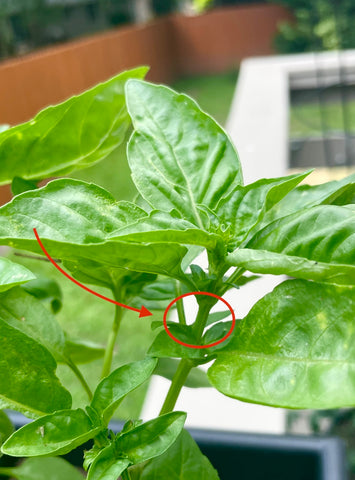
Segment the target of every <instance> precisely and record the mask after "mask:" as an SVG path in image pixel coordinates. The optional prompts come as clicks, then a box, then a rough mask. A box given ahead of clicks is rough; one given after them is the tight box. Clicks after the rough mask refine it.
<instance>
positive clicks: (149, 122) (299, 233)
mask: <svg viewBox="0 0 355 480" xmlns="http://www.w3.org/2000/svg"><path fill="white" fill-rule="evenodd" d="M146 70H147V69H146V68H143V67H142V68H137V69H134V70H131V71H127V72H124V73H122V74H120V75H118V76H116V77H115V78H113V79H111V80H109V81H108V82H106V83H103V84H100V85H98V86H96V87H95V88H93V89H91V90H89V91H87V92H85V93H83V94H82V95H79V96H75V97H73V98H71V99H69V100H67V101H66V102H64V103H62V104H60V105H57V106H55V107H49V108H47V109H45V110H43V111H42V112H40V113H39V114H38V115H37V116H36V117H35V118H34V119H33V120H31V121H29V122H27V123H25V124H22V125H19V126H16V127H13V128H9V129H7V130H5V131H3V132H2V133H1V134H0V158H1V166H0V182H1V183H2V184H7V183H12V189H13V192H14V193H15V196H14V198H13V199H12V201H11V202H9V203H8V204H6V205H4V206H3V207H1V208H0V244H1V245H6V246H10V247H13V248H16V249H21V250H25V251H27V252H33V253H34V254H35V255H36V256H38V255H43V252H42V249H41V247H40V245H39V242H38V241H37V239H36V236H35V233H34V229H36V231H37V232H38V235H39V236H40V238H41V240H42V242H43V245H44V246H45V248H46V250H47V251H48V252H49V253H50V255H51V257H52V258H55V259H57V261H58V262H59V261H60V262H61V265H62V267H63V269H64V271H65V272H66V273H67V274H68V275H70V276H71V277H73V278H74V279H76V280H77V281H78V282H81V283H83V284H87V285H90V288H92V289H93V290H95V288H97V287H105V288H106V289H107V290H110V291H111V292H112V296H111V297H110V298H113V299H114V301H116V302H117V303H123V304H125V305H129V306H131V307H132V306H133V307H136V308H137V311H138V310H139V309H140V308H141V306H142V305H144V306H145V307H146V308H150V309H151V310H153V312H154V310H155V309H162V310H163V311H164V310H165V309H166V308H167V307H168V305H169V304H170V303H171V302H173V301H174V299H175V300H176V299H177V298H178V297H179V296H180V295H182V294H189V293H191V292H204V293H200V294H195V298H196V300H197V303H198V313H197V315H196V318H195V320H194V321H192V322H191V320H192V319H191V318H187V314H186V313H185V312H184V305H183V302H182V301H177V300H176V301H175V304H174V306H175V307H177V308H176V311H177V317H178V322H175V323H174V322H172V321H171V319H170V320H168V323H167V328H168V330H169V333H170V334H171V336H170V335H168V332H167V331H166V329H165V328H164V325H163V322H162V321H159V322H157V321H156V320H155V321H153V322H152V328H154V331H155V333H156V336H155V340H154V341H153V343H152V345H151V346H150V348H149V349H148V351H147V353H146V357H145V358H143V359H141V360H140V361H137V362H133V363H128V364H126V365H122V366H120V367H119V368H117V369H115V370H113V371H112V368H111V362H112V356H113V351H114V347H115V344H116V339H117V336H118V333H119V332H118V331H119V327H120V324H121V320H122V316H123V315H124V312H125V311H126V310H125V309H124V308H123V307H121V306H119V305H117V304H116V311H115V317H114V319H113V323H112V331H111V332H107V338H108V341H107V346H106V348H105V351H104V355H103V373H102V379H101V381H100V382H99V383H98V385H97V387H96V389H95V391H91V390H90V388H89V386H88V384H87V382H86V380H85V378H84V377H83V375H82V374H81V372H80V369H79V368H78V366H77V362H76V357H78V362H80V355H74V354H73V343H72V342H71V341H70V339H69V338H68V336H67V335H65V333H64V332H63V330H62V329H61V327H60V325H59V323H58V322H57V320H56V317H55V309H52V310H51V309H49V308H48V305H47V304H45V303H44V302H43V299H42V297H43V295H42V296H41V295H37V294H36V292H37V293H38V291H42V293H43V291H45V290H46V289H47V290H48V288H49V287H48V285H44V286H43V285H42V286H41V285H38V284H36V281H37V280H34V275H33V273H32V272H31V271H29V270H28V269H27V268H25V267H24V266H22V265H19V264H17V263H15V262H13V261H11V260H10V259H8V258H6V257H0V351H1V354H0V355H1V357H0V408H1V409H3V410H2V411H1V412H0V442H2V446H1V452H2V453H3V454H6V455H10V456H15V457H30V458H28V459H26V460H25V461H24V462H23V463H22V464H21V465H20V466H18V467H11V468H10V467H6V468H5V467H2V468H0V474H2V475H9V476H11V477H15V478H19V479H21V480H29V479H33V478H36V479H39V478H42V477H40V475H41V474H43V473H42V472H43V471H45V472H46V475H45V477H43V478H46V479H50V478H51V475H52V477H53V478H56V479H59V478H60V479H66V480H73V479H74V480H75V479H78V478H83V476H82V473H80V472H79V471H77V470H75V469H74V467H72V466H71V465H70V464H67V463H66V461H65V460H63V459H61V458H56V457H57V456H61V455H64V454H67V453H68V452H70V451H71V450H73V449H75V448H77V447H78V446H80V445H83V444H84V443H86V442H88V441H91V448H90V447H89V449H88V450H87V451H86V452H85V458H84V469H85V470H86V471H87V478H88V479H89V480H104V479H105V480H116V479H118V478H119V477H120V476H122V478H123V479H124V480H127V479H132V480H133V479H135V480H138V479H141V480H153V479H156V478H169V479H171V480H174V479H176V480H178V479H188V480H195V479H196V480H200V479H209V480H213V479H218V473H217V472H216V471H215V469H214V468H213V466H212V465H211V464H210V462H209V460H208V459H207V458H206V457H205V456H203V455H202V453H201V452H200V450H199V448H198V447H197V445H196V444H195V442H194V440H193V439H192V437H191V436H190V434H189V433H188V432H187V431H186V430H184V422H185V419H186V413H184V412H179V411H175V410H174V407H175V403H176V400H177V398H178V396H179V393H180V391H181V389H182V387H183V385H185V384H187V385H189V384H191V382H192V383H193V379H194V378H197V377H196V374H197V373H198V378H199V379H200V382H202V383H204V382H206V381H208V384H209V385H210V386H212V387H214V388H216V389H217V390H219V391H220V392H221V393H223V394H225V395H227V396H229V397H233V398H236V399H239V400H243V401H245V402H252V403H258V404H263V405H270V406H275V407H285V408H293V409H297V408H314V409H322V408H327V409H328V408H336V407H345V406H353V405H354V404H355V325H354V318H355V290H354V285H355V205H354V200H355V183H354V182H355V175H352V176H350V177H348V178H345V179H344V180H340V181H333V182H329V183H325V184H322V185H318V186H308V185H306V184H302V185H300V183H301V182H302V181H303V180H304V179H305V178H306V177H307V175H308V174H309V172H306V173H302V174H295V175H288V176H285V177H280V178H267V179H261V180H258V181H257V182H255V183H252V184H249V185H244V184H243V175H242V168H241V165H240V162H239V158H238V155H237V152H236V150H235V148H234V146H233V144H232V143H231V141H230V139H229V137H228V135H227V134H226V133H225V132H224V130H223V129H222V128H221V127H220V126H219V125H218V124H217V123H216V122H215V121H214V120H213V119H212V118H211V117H210V116H209V115H207V114H206V113H205V112H203V111H202V110H201V109H200V108H199V106H198V105H197V104H196V103H195V102H194V101H193V100H192V99H191V98H189V97H188V96H186V95H182V94H178V93H176V92H174V91H173V90H171V89H170V88H167V87H165V86H161V85H154V84H151V83H148V82H146V81H144V80H143V78H144V76H145V74H146ZM131 125H133V133H132V134H131V135H130V138H129V141H128V143H127V156H128V162H129V166H130V169H131V172H132V179H133V181H134V183H135V186H136V188H137V197H136V199H135V201H134V202H128V201H120V200H116V199H115V198H113V196H112V195H111V194H110V193H109V192H107V191H106V190H104V189H103V188H101V187H100V186H98V185H95V184H94V183H86V182H83V181H79V180H74V179H70V178H59V179H55V180H52V181H50V182H49V183H48V184H47V185H46V186H44V187H41V188H38V182H39V181H40V180H43V179H45V178H48V177H63V176H67V175H68V174H69V173H70V172H71V171H72V170H74V169H77V168H85V167H87V166H89V165H91V164H93V163H95V162H98V161H100V160H102V159H104V158H105V157H106V156H107V155H108V154H109V153H111V152H113V151H114V150H115V149H116V148H117V147H118V145H119V144H121V143H122V142H123V141H124V140H125V137H126V134H127V132H128V130H129V129H130V128H131ZM266 161H272V159H265V162H266ZM119 171H120V165H119V164H117V172H113V173H114V174H115V175H119ZM202 251H205V252H207V257H208V268H207V269H202V268H201V267H200V266H198V265H197V263H194V262H197V260H196V258H197V256H198V255H199V254H200V253H201V252H202ZM53 268H54V267H53ZM262 274H272V275H284V276H287V277H284V278H287V279H286V280H284V281H282V282H281V283H280V284H279V285H278V286H277V287H276V288H275V289H274V290H273V291H272V292H271V293H268V294H267V295H265V296H264V297H263V298H262V299H261V300H259V301H258V302H257V303H256V304H255V305H254V306H253V307H252V308H251V310H250V311H249V313H248V314H247V316H246V317H245V318H241V319H237V322H236V326H235V328H234V330H233V332H232V333H231V335H229V336H228V338H225V340H224V341H223V342H219V340H221V339H222V338H224V337H226V333H227V332H230V331H231V325H232V320H231V319H230V318H228V314H229V313H230V312H229V311H227V312H225V311H224V312H218V313H215V312H214V313H211V309H212V307H213V306H214V305H215V304H216V303H217V302H218V297H222V296H223V295H224V294H225V293H226V292H227V291H229V290H231V289H235V288H242V287H243V285H244V284H246V283H248V282H252V281H254V280H255V279H256V278H258V277H259V276H260V275H262ZM37 282H38V281H37ZM78 288H79V287H78ZM208 294H209V295H208ZM211 294H212V295H211ZM88 295H89V293H88ZM107 295H111V294H110V293H109V292H108V293H107ZM97 301H98V302H99V301H100V300H97ZM233 307H234V308H235V309H236V311H237V307H238V306H237V305H234V306H233ZM186 319H187V320H188V321H187V320H186ZM153 320H154V317H153ZM141 321H142V322H146V321H150V319H147V318H142V319H141ZM172 337H174V338H172ZM218 342H219V343H218ZM188 345H190V346H188ZM191 345H192V346H194V347H195V348H192V347H191ZM206 345H210V346H208V347H206V348H204V347H205V346H206ZM196 347H197V348H196ZM82 348H84V347H82ZM78 349H79V350H80V345H77V351H76V352H77V353H78ZM100 351H101V350H100ZM90 353H91V354H92V358H97V356H99V354H100V352H99V353H98V351H94V350H93V351H92V352H90V351H86V356H89V357H90ZM101 353H103V352H101ZM84 356H85V355H84ZM176 359H178V360H176ZM164 362H165V363H164ZM58 363H64V364H67V365H68V366H69V367H70V368H71V369H72V370H73V371H74V373H75V374H76V375H77V376H78V378H79V379H80V381H81V383H82V386H83V388H84V389H85V390H86V392H87V397H88V399H87V406H86V408H78V409H73V408H71V406H72V397H71V394H70V392H69V391H68V390H66V389H65V388H64V387H63V386H62V384H61V383H60V381H59V379H58V377H57V375H56V367H57V364H58ZM205 363H209V364H210V366H209V369H208V372H207V375H206V374H205V373H204V371H203V370H202V369H199V368H198V367H199V366H200V365H203V364H205ZM162 365H163V366H164V368H165V370H166V371H168V370H169V372H170V373H166V375H168V377H170V379H171V384H170V389H169V391H168V394H167V396H166V398H165V399H162V401H161V411H160V415H159V416H158V417H157V418H154V419H152V420H149V421H147V422H146V423H142V422H141V421H139V420H137V419H132V420H131V421H129V422H127V423H126V424H125V426H124V428H123V430H122V431H121V432H119V433H118V434H114V433H113V432H112V431H111V430H110V427H109V421H110V419H111V418H112V416H113V414H114V413H115V411H116V409H117V408H119V406H120V403H121V402H122V400H123V399H124V398H125V397H126V395H127V394H129V393H130V392H131V391H133V390H134V389H136V388H137V387H138V386H139V385H141V384H143V383H144V382H146V381H147V380H148V379H149V378H150V377H151V375H152V374H153V373H154V372H157V369H158V370H159V368H160V370H162V368H161V366H162ZM159 366H160V367H159ZM194 374H195V375H194ZM205 375H206V377H205ZM201 379H202V380H203V381H202V380H201ZM189 382H190V383H189ZM6 409H11V410H15V411H18V412H21V413H22V414H24V415H26V416H27V417H28V418H29V419H31V420H32V421H31V422H30V423H28V424H26V425H25V426H23V427H22V428H20V429H19V430H17V431H16V432H14V433H13V432H12V429H11V424H10V422H9V420H8V417H7V415H6V413H5V411H4V410H6ZM58 475H61V476H60V477H59V476H58Z"/></svg>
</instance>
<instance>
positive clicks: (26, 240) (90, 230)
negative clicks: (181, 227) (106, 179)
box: [0, 179, 187, 283]
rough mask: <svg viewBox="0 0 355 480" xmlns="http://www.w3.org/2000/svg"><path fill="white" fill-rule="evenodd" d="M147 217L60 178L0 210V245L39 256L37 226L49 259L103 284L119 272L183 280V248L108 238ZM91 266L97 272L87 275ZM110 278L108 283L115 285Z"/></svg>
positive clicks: (90, 188) (90, 186) (85, 185)
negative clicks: (128, 271) (35, 230)
mask: <svg viewBox="0 0 355 480" xmlns="http://www.w3.org/2000/svg"><path fill="white" fill-rule="evenodd" d="M146 215H147V214H146V213H145V212H144V211H143V210H142V209H140V208H139V207H137V206H135V205H134V204H132V203H129V202H116V201H115V199H114V198H113V197H112V196H111V195H110V194H109V193H108V192H106V191H105V190H104V189H102V188H100V187H97V186H96V185H93V184H88V183H85V182H81V181H78V180H69V179H61V180H55V181H53V182H50V183H49V184H48V185H47V186H46V187H43V188H41V189H38V190H33V191H29V192H26V193H23V194H21V195H19V196H17V197H15V198H14V199H13V200H12V201H11V202H10V203H8V204H7V205H4V206H3V207H2V208H0V243H2V244H7V245H10V246H13V247H18V248H22V249H26V250H30V251H33V252H36V253H41V252H42V251H41V249H40V247H39V245H38V242H37V240H36V238H35V236H34V233H33V228H37V230H38V234H39V236H40V237H41V238H42V239H43V240H44V244H45V247H46V248H47V250H48V252H49V253H50V254H51V255H52V257H54V258H61V259H63V260H67V261H69V262H70V263H69V264H68V265H69V266H70V265H72V266H73V268H74V269H77V270H79V271H80V266H81V265H82V268H83V272H84V273H83V275H84V274H85V275H86V276H87V277H89V278H91V281H92V282H94V283H95V281H98V282H99V283H100V282H103V277H104V273H105V272H104V271H103V270H102V267H107V268H108V272H107V277H106V278H108V280H107V282H110V280H109V279H110V275H114V274H115V269H120V270H119V276H122V273H123V269H126V271H125V272H124V273H125V274H127V269H131V270H136V271H140V272H152V273H162V274H165V275H171V276H176V277H177V278H180V277H182V276H183V274H182V271H181V267H180V264H181V260H182V258H183V256H184V255H185V253H186V252H187V249H186V248H185V247H183V246H180V245H176V244H159V243H157V244H144V245H142V244H135V243H133V242H130V243H127V242H118V241H114V240H111V239H110V234H111V233H112V232H113V231H114V230H117V229H119V228H120V227H122V226H124V225H126V224H128V223H132V222H134V221H136V220H137V219H139V218H141V217H144V216H146ZM91 262H95V265H96V266H97V269H98V270H94V272H93V273H92V277H90V275H91V274H90V269H91V268H90V267H91V266H92V263H91ZM115 280H116V279H114V280H113V281H115Z"/></svg>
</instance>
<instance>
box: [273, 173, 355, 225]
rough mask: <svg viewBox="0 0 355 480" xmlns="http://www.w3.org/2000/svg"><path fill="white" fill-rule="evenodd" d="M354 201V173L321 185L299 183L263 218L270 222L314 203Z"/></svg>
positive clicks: (312, 205)
mask: <svg viewBox="0 0 355 480" xmlns="http://www.w3.org/2000/svg"><path fill="white" fill-rule="evenodd" d="M347 203H355V173H353V174H352V175H349V176H348V177H346V178H343V179H341V180H332V181H331V182H327V183H322V184H321V185H312V186H311V185H300V186H299V187H297V188H295V189H294V190H292V191H291V192H290V193H289V194H288V195H287V196H286V197H284V198H283V199H282V200H281V201H280V202H279V203H277V204H276V205H275V206H274V207H273V208H272V209H271V210H270V211H269V213H268V214H267V217H266V218H265V220H266V221H267V223H271V222H272V221H274V220H277V219H278V218H281V217H285V216H286V215H290V214H291V213H295V212H297V211H298V210H302V209H304V208H310V207H314V206H316V205H326V204H334V205H345V204H347Z"/></svg>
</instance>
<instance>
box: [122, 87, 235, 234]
mask: <svg viewBox="0 0 355 480" xmlns="http://www.w3.org/2000/svg"><path fill="white" fill-rule="evenodd" d="M126 96H127V106H128V111H129V114H130V115H131V118H132V121H133V125H134V128H135V133H134V134H133V136H132V137H131V140H130V142H129V144H128V161H129V164H130V167H131V170H132V177H133V181H134V183H135V184H136V187H137V189H138V191H139V192H140V193H141V195H142V197H143V198H144V199H145V200H146V201H147V202H148V203H150V204H151V205H152V206H153V207H154V208H156V209H158V210H165V211H167V210H171V209H174V208H175V209H176V210H178V211H179V212H180V213H181V214H182V216H183V218H185V219H186V220H189V221H190V222H191V223H193V224H194V225H196V226H198V227H199V228H202V227H203V222H202V219H201V217H200V213H199V212H198V209H197V206H198V205H200V204H201V205H206V206H207V207H209V208H211V209H213V208H214V207H215V206H216V205H217V202H218V201H219V200H220V198H221V197H224V196H227V195H228V193H229V192H230V191H231V190H232V189H233V186H234V185H237V184H241V183H242V172H241V167H240V163H239V159H238V155H237V153H236V151H235V149H234V147H233V145H232V143H231V141H230V139H229V137H228V136H227V134H226V133H225V132H224V131H223V129H222V128H221V127H220V126H219V125H218V124H217V123H216V122H215V121H214V120H213V119H212V118H211V117H210V116H209V115H207V114H206V113H204V112H203V111H201V110H200V108H199V107H198V105H197V104H196V103H195V102H194V101H193V100H191V99H190V98H189V97H187V96H186V95H180V94H177V93H175V92H174V91H173V90H171V89H170V88H167V87H163V86H158V85H152V84H150V83H147V82H141V81H129V82H127V86H126ZM212 175H213V181H211V176H212Z"/></svg>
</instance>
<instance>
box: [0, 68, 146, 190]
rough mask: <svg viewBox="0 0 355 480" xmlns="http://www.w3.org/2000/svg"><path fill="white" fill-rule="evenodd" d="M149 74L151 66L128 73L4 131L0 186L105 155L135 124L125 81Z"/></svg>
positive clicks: (86, 163) (51, 173)
mask: <svg viewBox="0 0 355 480" xmlns="http://www.w3.org/2000/svg"><path fill="white" fill-rule="evenodd" d="M146 72H147V69H146V68H145V67H141V68H137V69H134V70H131V71H127V72H123V73H121V74H120V75H118V76H116V77H114V78H112V79H111V80H109V81H107V82H105V83H102V84H99V85H97V86H96V87H94V88H92V89H91V90H88V91H86V92H84V93H83V94H81V95H78V96H74V97H72V98H70V99H69V100H67V101H66V102H64V103H61V104H59V105H57V106H54V107H48V108H46V109H45V110H43V111H42V112H40V113H39V114H38V115H37V116H36V117H35V118H34V119H33V120H31V121H29V122H27V123H23V124H22V125H18V126H16V127H13V128H10V129H8V130H6V131H4V132H2V133H1V134H0V157H1V172H0V184H5V183H10V182H11V181H12V179H13V178H14V177H15V176H17V177H21V178H23V179H26V180H29V179H34V180H39V179H42V178H48V177H50V176H54V175H58V174H63V173H68V172H70V171H71V170H73V169H75V168H84V167H86V166H89V165H91V164H93V163H95V162H98V161H100V160H102V159H103V158H105V157H106V156H107V155H108V154H109V153H110V152H112V151H113V150H114V149H115V148H116V147H117V146H118V145H120V143H122V141H123V140H124V137H125V134H126V132H127V129H128V127H129V125H130V119H129V116H128V114H127V109H126V102H125V95H124V85H125V83H126V81H127V80H128V79H129V78H143V77H144V75H145V74H146Z"/></svg>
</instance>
